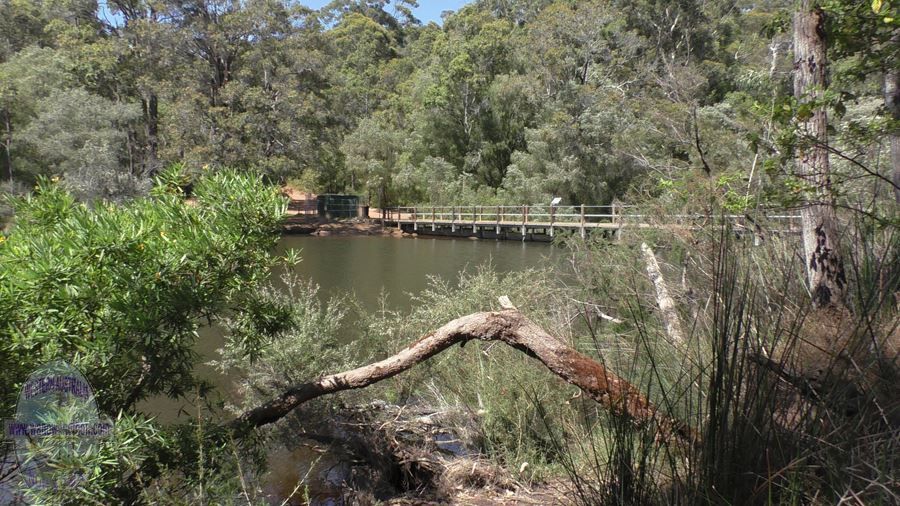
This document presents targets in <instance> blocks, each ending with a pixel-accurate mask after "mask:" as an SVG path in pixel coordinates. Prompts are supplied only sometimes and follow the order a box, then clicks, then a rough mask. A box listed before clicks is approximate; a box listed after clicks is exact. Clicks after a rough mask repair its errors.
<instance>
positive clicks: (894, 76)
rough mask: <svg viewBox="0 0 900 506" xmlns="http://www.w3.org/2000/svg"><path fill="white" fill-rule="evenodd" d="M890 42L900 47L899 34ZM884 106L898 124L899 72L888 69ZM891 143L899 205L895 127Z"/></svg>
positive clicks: (899, 135) (899, 137)
mask: <svg viewBox="0 0 900 506" xmlns="http://www.w3.org/2000/svg"><path fill="white" fill-rule="evenodd" d="M891 42H892V43H893V44H895V45H900V34H898V35H894V36H893V37H891ZM895 47H896V46H895ZM884 105H885V107H886V108H887V110H888V112H889V113H890V114H891V119H892V120H893V121H894V122H900V70H897V69H896V68H893V69H889V70H887V71H885V73H884ZM889 139H890V143H891V166H892V167H893V170H892V173H893V177H892V180H893V182H894V200H895V201H896V202H897V203H898V204H900V132H898V131H897V128H896V127H895V128H894V130H893V131H892V132H891V133H890V136H889Z"/></svg>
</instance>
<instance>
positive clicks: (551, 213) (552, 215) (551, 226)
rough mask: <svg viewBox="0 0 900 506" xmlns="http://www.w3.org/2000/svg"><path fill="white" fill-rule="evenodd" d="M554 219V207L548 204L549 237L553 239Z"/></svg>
mask: <svg viewBox="0 0 900 506" xmlns="http://www.w3.org/2000/svg"><path fill="white" fill-rule="evenodd" d="M555 218H556V206H554V205H553V204H550V237H553V222H554V221H555Z"/></svg>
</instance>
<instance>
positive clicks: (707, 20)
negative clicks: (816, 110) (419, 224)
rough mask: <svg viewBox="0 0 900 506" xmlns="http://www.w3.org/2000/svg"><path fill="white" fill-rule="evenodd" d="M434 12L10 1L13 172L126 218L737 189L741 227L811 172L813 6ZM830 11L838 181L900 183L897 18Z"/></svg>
mask: <svg viewBox="0 0 900 506" xmlns="http://www.w3.org/2000/svg"><path fill="white" fill-rule="evenodd" d="M414 4H415V2H411V1H399V2H394V3H391V2H387V1H383V0H379V1H351V0H340V1H334V2H331V3H330V4H329V5H328V6H326V7H325V8H323V9H322V10H319V11H313V10H310V9H308V8H306V7H304V6H303V5H301V4H300V3H295V2H283V1H280V0H254V1H249V2H234V1H227V0H223V1H163V0H159V1H155V0H121V1H120V0H112V1H109V2H106V7H105V8H104V9H102V10H101V9H99V8H98V2H96V1H95V0H59V1H56V0H54V1H39V2H32V1H25V0H22V1H19V0H11V1H4V2H3V3H2V5H0V9H2V13H0V23H3V24H2V29H0V34H2V35H0V41H2V42H0V83H2V84H0V116H2V119H3V125H2V126H3V132H2V134H3V135H2V137H3V155H4V156H3V157H2V159H0V168H2V169H3V174H4V175H5V176H7V177H6V178H5V179H8V180H9V182H10V184H12V185H13V186H14V188H20V187H21V186H22V185H24V186H26V187H27V186H30V185H32V184H33V182H34V181H35V180H36V178H38V177H40V176H42V175H43V176H61V177H63V178H64V179H65V180H66V181H67V184H68V185H69V186H70V187H71V188H73V189H74V190H76V191H77V192H78V193H79V194H81V195H84V196H85V197H86V198H88V197H93V196H101V197H104V198H122V197H125V196H128V195H135V194H140V193H142V192H145V191H146V190H147V188H148V187H149V181H150V177H151V176H152V175H153V174H154V173H157V172H158V171H159V170H160V169H161V168H163V167H167V166H170V165H172V164H183V165H184V166H185V167H186V168H187V169H188V170H189V173H190V174H197V173H200V172H202V171H203V170H216V169H219V168H223V167H226V168H235V169H240V170H251V171H255V172H260V173H262V174H263V175H264V176H265V177H266V178H267V179H269V180H272V181H276V182H287V181H291V182H293V183H294V184H295V185H297V186H299V187H301V188H302V189H304V190H308V191H313V192H317V191H318V192H326V191H327V192H354V193H358V194H360V195H363V196H366V197H368V198H369V199H370V200H371V202H372V204H373V205H389V204H393V205H397V204H410V203H433V204H439V205H440V204H448V205H449V204H459V203H469V202H475V201H477V202H479V203H486V204H489V203H491V202H495V201H496V202H506V203H519V204H521V203H528V202H544V201H547V200H549V198H551V197H552V196H561V197H563V198H564V200H565V201H566V202H567V203H574V204H579V203H588V204H604V203H608V202H609V201H610V200H612V199H613V198H614V197H620V198H622V197H624V196H625V195H626V194H627V193H628V192H629V191H643V192H651V193H653V194H659V193H660V192H662V191H665V190H667V189H672V185H673V184H688V186H690V184H691V183H692V182H694V181H697V180H702V179H703V178H708V177H709V176H714V177H715V178H716V180H717V182H718V184H717V185H716V186H717V188H716V189H715V190H716V191H717V192H718V193H719V196H720V197H722V198H724V199H728V200H729V202H730V203H731V204H732V205H733V206H734V207H736V208H739V209H740V208H746V207H750V206H751V205H752V204H755V203H757V201H756V198H757V197H758V196H759V192H758V191H757V190H758V189H759V188H760V187H765V185H766V183H768V182H770V181H772V180H773V179H777V178H779V177H780V176H783V175H784V174H785V173H786V172H789V171H787V170H786V169H785V167H786V162H789V161H790V160H791V152H792V149H793V146H794V145H795V143H796V141H797V132H796V131H794V130H793V129H792V128H791V120H792V118H795V117H796V116H797V115H801V116H802V115H803V114H806V112H805V110H804V109H803V107H801V106H798V104H796V103H795V101H794V100H793V98H792V96H793V95H792V92H791V89H792V86H791V84H792V81H791V70H792V68H793V64H792V52H791V29H790V26H791V18H790V8H791V6H792V4H793V2H788V1H773V0H767V1H749V0H748V1H727V2H722V1H672V2H670V1H662V0H648V1H641V2H632V1H628V2H624V1H623V2H619V1H615V0H613V1H587V2H574V1H555V2H554V1H548V0H521V1H510V0H490V1H489V0H484V1H476V2H473V3H472V4H471V5H467V6H466V7H465V8H463V9H461V10H460V11H459V12H457V13H447V14H446V16H445V19H444V20H443V21H444V22H443V25H442V26H438V25H437V24H435V23H428V24H427V25H423V24H422V23H421V22H420V21H419V20H417V19H416V18H415V17H414V16H413V15H412V10H411V6H412V5H414ZM822 5H823V8H824V9H826V10H827V11H828V17H827V20H828V22H827V25H826V29H827V30H828V32H829V33H828V37H827V38H828V41H829V45H830V47H829V58H830V59H831V60H832V65H831V66H830V76H829V78H830V81H831V86H830V89H829V92H828V93H827V94H825V95H824V96H823V97H822V100H823V101H824V102H825V104H827V105H828V106H829V107H830V108H831V110H832V111H833V118H834V120H833V121H832V123H831V125H830V128H833V129H834V130H835V131H836V132H835V133H836V135H834V136H833V139H834V142H832V143H831V146H832V147H833V149H835V150H836V151H837V153H836V154H837V155H839V156H838V157H836V158H837V159H838V160H839V161H838V162H837V163H836V164H835V165H836V167H835V168H836V172H837V173H838V175H836V176H835V177H836V183H840V182H841V181H842V180H843V179H848V180H855V179H856V178H857V177H858V176H859V174H858V173H859V167H858V165H864V166H865V167H864V169H865V170H867V171H868V175H873V174H874V175H881V176H882V177H885V178H887V179H890V177H891V175H890V167H891V163H890V162H889V160H890V158H891V155H890V154H889V151H888V146H889V145H890V141H889V139H888V134H889V133H890V132H892V131H894V130H895V128H894V127H895V125H896V123H894V122H896V114H897V111H896V107H897V106H896V105H895V102H891V101H890V100H888V101H887V103H886V95H885V94H884V93H883V91H882V90H883V85H885V83H887V85H888V86H894V87H896V85H891V84H890V83H891V82H894V83H895V82H896V58H895V57H896V52H897V44H895V43H894V44H892V43H891V37H896V26H897V21H896V20H895V19H894V18H893V14H892V13H893V12H894V10H895V9H896V6H893V7H892V6H891V2H877V7H878V8H877V9H875V10H873V8H874V7H875V6H876V3H872V5H871V6H870V5H863V4H862V3H860V2H840V1H828V2H823V4H822ZM894 42H896V39H894ZM889 95H890V93H888V95H887V96H888V98H889ZM891 104H894V105H891ZM892 114H893V115H894V116H891V115H892ZM894 142H897V141H894ZM896 149H900V148H895V152H896ZM893 156H895V157H896V156H900V155H897V154H896V153H895V154H894V155H893ZM896 163H897V162H896V161H895V162H894V165H895V166H896ZM841 170H843V173H842V172H841ZM782 183H783V181H782ZM882 183H883V184H880V185H877V187H876V191H877V192H878V193H884V192H890V191H891V185H890V184H888V183H886V182H882ZM787 184H790V181H788V182H787ZM16 185H18V186H16ZM779 188H783V186H779ZM767 190H768V191H774V190H773V189H772V188H767Z"/></svg>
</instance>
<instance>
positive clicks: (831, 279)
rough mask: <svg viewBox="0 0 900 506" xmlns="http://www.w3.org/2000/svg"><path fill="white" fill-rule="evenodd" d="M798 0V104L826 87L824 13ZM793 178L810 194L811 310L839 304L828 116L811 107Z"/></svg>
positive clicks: (806, 219)
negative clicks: (808, 190) (802, 183)
mask: <svg viewBox="0 0 900 506" xmlns="http://www.w3.org/2000/svg"><path fill="white" fill-rule="evenodd" d="M813 3H814V2H813V0H802V1H801V2H800V5H799V8H798V10H797V11H796V12H795V13H794V96H795V98H796V99H797V101H798V102H799V103H800V104H804V103H810V102H814V101H816V100H818V99H821V97H822V95H823V93H824V91H825V87H826V80H825V79H826V74H825V72H826V64H827V62H826V57H825V51H826V44H825V31H824V30H825V14H824V13H823V12H822V10H821V9H819V8H817V7H813ZM798 122H799V125H798V127H799V129H800V134H801V137H803V138H804V139H803V140H801V141H800V144H799V145H798V147H797V156H796V169H797V175H798V176H799V177H800V178H801V179H803V180H804V181H805V182H806V183H807V184H808V185H809V186H810V187H811V188H813V189H814V190H815V195H813V196H811V197H810V198H809V199H808V201H807V203H806V205H805V206H804V207H803V209H802V210H801V213H800V214H801V221H802V227H803V248H804V259H805V261H806V272H807V276H808V279H809V290H810V293H811V294H812V299H813V304H814V305H815V306H816V307H827V306H831V305H839V306H842V305H843V299H844V294H845V293H846V283H847V282H846V277H845V274H844V264H843V260H842V258H841V254H840V252H839V249H838V241H837V234H836V229H835V222H834V208H833V206H832V205H831V204H832V202H831V201H832V194H831V180H830V167H829V161H828V150H827V146H828V134H827V131H826V128H827V126H828V117H827V115H826V112H825V108H824V107H822V106H814V107H813V110H812V111H811V114H810V115H809V116H808V117H802V118H800V119H798Z"/></svg>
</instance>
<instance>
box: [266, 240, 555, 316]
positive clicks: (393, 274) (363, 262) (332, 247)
mask: <svg viewBox="0 0 900 506" xmlns="http://www.w3.org/2000/svg"><path fill="white" fill-rule="evenodd" d="M289 248H293V249H298V250H301V256H302V258H303V261H302V262H301V263H300V264H299V265H298V266H297V267H296V271H297V272H298V273H299V274H300V275H301V276H303V277H305V278H310V279H312V280H313V281H315V282H316V283H318V284H319V285H320V286H321V290H322V294H323V295H325V296H332V295H340V294H343V293H348V292H353V293H355V294H356V296H357V297H358V298H359V299H360V301H361V302H362V304H363V306H364V307H366V308H367V309H369V310H377V309H379V307H380V305H379V304H380V303H379V300H380V296H381V293H382V291H383V292H384V293H385V294H387V296H388V299H387V304H388V306H389V308H390V309H398V310H406V309H409V307H410V302H411V301H410V295H413V294H417V293H419V292H421V291H422V290H424V289H425V288H427V287H428V278H429V276H434V275H437V276H440V277H441V278H443V279H445V280H448V281H451V282H453V283H454V284H455V283H456V282H457V281H458V280H459V273H460V271H462V270H466V269H468V270H470V271H474V270H475V269H476V268H477V267H478V266H481V265H486V264H490V265H491V266H492V267H493V268H494V269H495V270H496V271H498V272H514V271H522V270H525V269H528V268H532V267H540V266H542V265H546V262H552V261H555V259H556V258H558V256H559V255H558V253H557V252H558V248H556V247H554V246H552V245H549V244H545V243H535V242H519V241H494V240H472V239H444V238H440V239H437V238H423V237H415V238H397V237H382V236H377V237H312V236H287V237H285V238H284V239H282V241H281V243H280V244H279V247H278V250H279V251H278V252H279V253H283V252H284V251H285V250H287V249H289Z"/></svg>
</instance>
